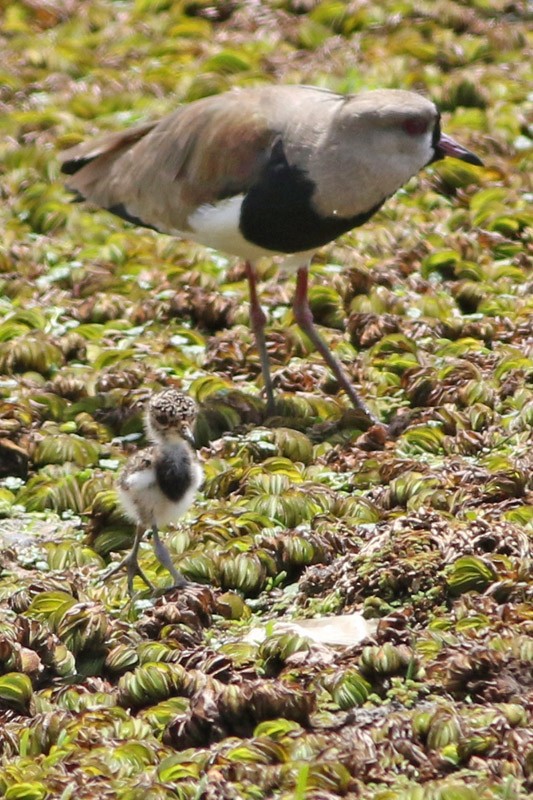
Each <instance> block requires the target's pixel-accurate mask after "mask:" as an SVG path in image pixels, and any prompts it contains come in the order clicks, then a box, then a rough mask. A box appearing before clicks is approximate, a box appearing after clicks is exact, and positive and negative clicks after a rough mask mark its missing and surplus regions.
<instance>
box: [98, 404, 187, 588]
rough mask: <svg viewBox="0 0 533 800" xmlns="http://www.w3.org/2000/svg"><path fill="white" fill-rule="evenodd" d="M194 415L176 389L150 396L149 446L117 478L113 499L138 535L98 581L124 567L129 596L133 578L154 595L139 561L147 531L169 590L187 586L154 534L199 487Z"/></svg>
mask: <svg viewBox="0 0 533 800" xmlns="http://www.w3.org/2000/svg"><path fill="white" fill-rule="evenodd" d="M197 410H198V409H197V407H196V403H195V402H194V400H193V399H192V398H191V397H189V396H188V395H186V394H183V393H182V392H179V391H177V390H176V389H164V390H163V391H162V392H158V393H157V394H155V395H153V396H152V397H151V398H150V400H149V402H148V404H147V407H146V415H145V430H146V436H147V438H148V439H149V441H150V442H151V443H152V444H151V445H150V446H149V447H146V448H145V449H144V450H140V451H139V452H138V453H135V454H134V455H133V456H131V458H130V459H129V460H128V461H127V462H126V464H125V466H124V468H123V469H122V471H121V472H120V473H119V476H118V479H117V489H118V497H119V500H120V503H121V505H122V508H123V509H124V512H125V514H126V516H127V517H128V518H129V519H131V520H132V522H135V523H136V524H137V530H136V533H135V538H134V540H133V545H132V548H131V550H130V552H129V553H128V554H127V555H126V556H125V558H123V559H122V561H120V562H119V563H118V564H115V565H113V566H112V567H111V568H110V569H109V570H107V571H106V573H105V574H104V575H103V579H104V580H107V578H109V577H110V576H111V575H114V574H115V573H116V572H118V571H119V570H120V569H122V568H123V567H126V568H127V574H128V590H129V593H130V594H133V579H134V577H135V575H139V577H140V578H141V579H142V580H143V581H144V583H145V584H146V585H147V586H148V587H149V588H150V589H152V590H155V587H154V585H153V584H152V582H151V581H150V580H148V578H147V577H146V575H145V574H144V571H143V570H142V569H141V567H140V565H139V559H138V552H139V547H140V544H141V541H142V537H143V535H144V533H145V532H146V530H148V529H150V530H151V531H152V539H153V545H154V552H155V555H156V558H157V559H158V561H159V563H160V564H162V566H164V567H165V568H166V569H167V570H168V572H170V574H171V576H172V579H173V581H174V583H173V588H180V589H181V588H183V587H184V586H186V585H187V583H188V581H187V580H186V578H184V576H183V575H182V574H181V573H180V572H178V570H177V569H176V567H175V566H174V564H173V563H172V558H171V556H170V553H169V551H168V549H167V548H166V546H165V545H164V543H163V542H162V541H161V539H160V537H159V529H160V528H161V527H163V526H164V525H168V524H169V523H171V522H175V521H176V520H177V519H179V517H181V516H183V514H185V512H186V511H187V509H188V508H189V507H190V506H191V504H192V503H193V501H194V498H195V495H196V492H197V491H198V489H199V487H200V486H201V484H202V480H203V471H202V468H201V466H200V464H199V462H198V458H197V456H196V448H195V444H194V436H193V432H192V426H193V424H194V421H195V419H196V414H197Z"/></svg>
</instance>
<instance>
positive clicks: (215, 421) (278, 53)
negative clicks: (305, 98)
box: [0, 0, 533, 800]
mask: <svg viewBox="0 0 533 800" xmlns="http://www.w3.org/2000/svg"><path fill="white" fill-rule="evenodd" d="M527 5H528V4H527V3H526V2H522V1H521V0H518V2H508V1H507V0H491V2H489V1H488V0H472V2H452V0H436V1H435V2H434V1H433V0H432V1H431V2H430V1H429V0H428V1H427V2H424V0H420V1H418V0H417V2H414V0H402V1H401V2H400V0H384V2H380V3H373V2H366V1H365V0H361V1H360V2H349V3H340V2H331V1H329V0H325V1H324V2H316V1H315V0H292V1H291V0H277V1H276V2H274V0H272V2H262V3H256V2H244V1H243V2H239V0H235V1H233V0H222V2H212V1H211V0H207V1H206V0H197V2H170V1H169V0H136V2H132V1H130V0H124V2H111V1H110V0H83V1H82V2H80V0H61V2H60V0H14V1H13V2H10V3H4V4H3V5H2V9H1V11H0V14H1V16H2V18H1V24H0V52H1V57H0V110H1V113H0V133H1V136H0V181H1V186H0V194H1V204H0V225H1V228H2V235H1V237H0V373H1V374H0V515H1V519H0V542H1V545H2V550H1V553H0V565H1V572H0V759H1V760H0V795H2V796H4V797H6V798H7V799H8V800H46V798H62V800H68V798H76V799H77V800H82V799H83V798H95V797H97V798H101V800H104V799H105V798H120V799H121V800H144V799H145V798H149V799H150V800H159V799H160V798H161V800H163V798H165V799H166V798H178V799H179V800H226V799H227V800H235V799H237V800H241V798H242V800H262V799H263V798H271V797H272V798H285V799H286V800H302V799H303V798H310V799H311V800H333V798H337V797H348V798H361V799H362V800H517V799H519V798H526V797H531V793H532V792H533V734H532V712H533V636H532V634H533V611H532V608H533V606H532V600H533V579H532V563H533V560H532V543H533V504H532V502H531V501H532V496H533V494H532V489H533V484H532V475H533V456H532V453H533V447H532V445H533V437H532V426H533V392H532V376H533V322H532V320H533V300H532V298H533V275H532V269H531V255H532V252H531V222H532V214H531V200H532V197H533V195H532V188H531V184H530V183H529V181H530V177H531V173H532V166H533V165H532V159H531V147H532V129H531V127H530V120H531V95H530V94H529V97H528V92H530V90H531V77H532V75H531V58H530V57H528V55H529V56H530V54H531V39H530V38H528V36H529V34H528V24H527V23H528V18H527ZM265 81H269V82H272V83H276V82H293V83H294V82H302V83H313V84H316V85H319V86H326V87H329V88H332V89H335V90H338V91H358V90H360V89H363V88H376V87H380V86H386V87H402V88H407V89H412V90H417V91H422V92H424V93H427V94H428V95H430V96H431V97H433V98H434V99H435V100H436V102H438V103H439V105H440V107H441V109H442V110H443V128H444V129H445V130H446V131H448V132H449V133H450V134H451V135H456V136H457V138H459V139H461V141H462V142H464V144H465V145H467V146H469V147H471V148H472V150H474V151H475V152H477V153H479V155H480V156H481V157H483V159H484V161H485V165H486V166H485V168H484V169H477V168H474V167H470V166H469V165H466V164H463V163H459V162H454V161H452V160H448V161H446V162H441V163H438V164H436V165H434V166H433V167H431V168H429V169H427V170H425V171H424V172H423V173H422V174H421V175H419V176H418V177H417V178H416V179H413V180H412V181H411V182H410V183H409V184H408V185H407V186H406V187H404V189H403V190H402V191H400V192H399V193H398V194H397V195H396V197H394V198H393V199H391V200H390V201H389V202H388V203H387V204H386V205H385V207H384V209H383V210H382V211H381V212H380V213H379V214H378V215H376V217H374V218H373V220H372V221H371V222H369V223H368V224H366V225H365V226H363V227H362V228H360V229H358V230H357V231H355V232H353V233H351V234H350V235H347V236H345V237H344V238H343V240H342V241H341V242H338V243H336V244H333V245H331V246H329V247H327V248H324V249H323V250H321V251H320V253H319V254H318V255H317V257H316V259H315V263H314V267H313V288H312V290H311V303H312V308H313V312H314V315H315V318H316V321H317V323H318V324H319V325H320V326H321V329H322V331H323V334H324V336H325V337H326V338H327V339H328V341H329V343H330V344H331V345H332V346H333V347H334V348H335V350H336V353H337V355H338V357H339V358H340V359H341V360H342V361H343V363H344V364H345V367H346V369H347V370H348V371H349V373H350V375H351V377H352V379H353V382H354V384H355V385H357V386H358V387H360V390H361V393H362V395H363V396H364V397H365V398H366V399H367V401H368V403H369V404H370V405H371V407H372V409H373V410H374V411H375V413H377V414H378V416H379V417H380V418H381V419H383V420H384V421H390V422H391V423H392V432H393V436H392V437H391V438H390V439H388V440H386V439H385V437H383V436H381V435H380V432H379V430H378V431H376V430H375V429H371V430H369V431H364V430H363V429H361V428H360V427H359V420H358V418H357V415H356V414H355V413H354V412H353V411H351V410H350V408H349V405H348V403H347V401H346V398H345V397H344V396H343V395H342V393H340V392H339V390H338V387H337V386H336V385H335V383H334V382H333V381H332V379H331V376H330V375H329V373H328V371H327V370H326V369H325V367H324V366H323V364H322V362H321V361H320V359H319V358H318V356H317V354H316V353H314V352H313V351H312V347H311V345H310V343H309V341H307V339H306V338H305V337H304V336H303V335H302V334H301V333H300V332H299V330H298V329H297V327H296V326H295V325H294V320H293V317H292V312H291V310H290V300H291V293H292V284H291V280H287V279H286V277H285V276H284V275H283V273H279V272H278V271H277V269H276V268H275V267H274V266H272V265H271V264H266V265H265V266H264V267H263V268H262V272H261V297H262V301H263V303H264V306H265V308H266V309H268V315H269V325H268V330H267V338H268V349H269V352H270V356H271V359H272V363H273V372H274V381H275V389H276V393H277V409H276V415H275V416H273V417H267V416H266V409H265V402H264V397H263V394H262V385H261V375H260V366H259V359H258V356H257V353H256V351H255V348H254V345H253V337H252V335H251V332H250V330H249V327H248V304H247V302H248V301H247V292H246V285H245V284H246V282H245V275H244V272H243V269H242V267H241V266H240V265H238V264H236V263H235V262H234V261H233V260H231V259H226V258H224V257H223V256H221V255H219V254H214V253H212V252H208V251H206V250H204V249H202V248H201V247H199V246H196V245H192V244H190V243H187V242H182V241H177V240H173V239H171V238H169V237H165V236H158V235H156V234H154V233H152V232H150V231H146V230H141V229H135V228H133V227H132V226H129V225H127V224H125V223H122V222H121V221H120V220H118V219H116V218H113V217H111V216H110V215H108V214H106V213H105V212H101V211H95V210H91V209H89V208H87V207H85V206H83V205H76V204H73V203H71V198H70V196H69V194H68V192H66V190H65V189H64V187H63V184H62V181H61V179H60V176H59V168H58V159H57V154H58V151H60V150H61V149H64V148H66V147H68V146H72V145H73V144H75V143H76V142H78V141H81V140H82V139H83V138H86V137H89V136H94V135H97V134H98V132H102V131H109V130H118V129H120V128H123V127H124V126H126V125H130V124H134V123H136V122H138V121H140V120H145V119H148V118H150V117H158V116H161V115H163V114H164V113H166V112H168V111H170V110H171V109H173V108H174V107H175V106H176V105H177V104H178V103H180V102H186V101H191V100H194V99H196V98H199V97H202V96H206V95H209V94H213V93H217V92H220V91H223V90H225V89H228V88H230V87H232V86H249V85H257V84H259V83H264V82H265ZM164 386H177V387H179V388H182V389H184V390H185V391H188V392H190V393H191V394H192V396H193V397H194V398H195V399H196V400H197V402H198V405H199V407H200V416H199V420H198V426H197V443H198V446H199V447H200V448H201V457H202V460H203V461H204V464H205V474H206V481H205V485H204V488H203V493H202V494H200V495H199V496H198V500H197V502H196V503H195V505H194V506H193V507H192V508H191V509H190V511H189V513H188V515H187V517H186V518H184V519H183V520H181V521H180V523H179V525H178V526H177V527H176V528H174V529H170V530H168V531H166V532H165V541H166V543H167V545H168V547H169V549H170V551H171V553H172V557H173V560H174V562H175V564H176V567H177V568H178V569H179V570H180V571H181V572H183V574H184V575H186V576H187V577H188V578H189V579H190V580H191V581H192V582H193V583H192V584H191V586H190V587H189V588H187V589H186V590H184V591H179V592H178V591H173V590H171V591H166V592H165V587H167V586H168V580H169V576H168V573H167V572H166V571H165V570H164V569H162V568H161V566H160V565H159V562H158V561H157V560H156V559H155V557H154V555H153V552H152V548H151V544H150V542H149V541H146V542H144V543H143V545H142V547H141V551H140V560H141V565H142V568H143V570H144V571H145V573H146V575H147V576H148V577H149V579H150V580H151V581H152V582H153V583H154V584H155V585H156V586H157V587H158V589H159V592H160V595H159V596H158V597H151V596H150V595H149V593H148V592H147V591H146V587H145V586H144V584H143V583H142V581H140V580H137V579H136V581H135V589H136V591H137V594H136V596H135V597H134V598H133V599H132V600H130V599H129V598H128V596H127V592H126V576H125V575H123V574H117V575H114V576H113V577H112V578H110V579H109V580H108V581H107V582H103V581H102V579H101V576H102V574H103V573H104V571H105V568H106V566H107V565H108V564H109V563H110V562H113V561H115V560H117V559H119V558H121V553H122V551H124V550H125V549H127V548H128V547H129V546H130V545H131V541H132V535H133V531H132V528H131V526H130V525H129V523H128V522H127V521H126V520H125V519H124V518H123V516H122V515H121V513H120V510H119V509H118V508H117V502H116V494H115V477H116V474H117V470H118V469H119V467H120V465H121V464H122V463H123V462H124V460H125V459H126V458H127V457H128V456H129V455H130V454H131V453H132V452H134V451H135V450H136V448H137V447H138V446H140V445H142V444H143V439H142V410H143V406H144V403H145V401H146V399H147V397H149V395H150V394H151V392H153V391H156V390H160V389H161V388H162V387H164Z"/></svg>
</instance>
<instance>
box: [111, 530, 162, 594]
mask: <svg viewBox="0 0 533 800" xmlns="http://www.w3.org/2000/svg"><path fill="white" fill-rule="evenodd" d="M144 531H145V529H144V527H143V526H142V525H139V526H137V530H136V532H135V538H134V540H133V545H132V548H131V550H130V552H129V553H128V554H127V556H125V557H124V558H123V559H122V561H119V563H118V564H115V565H114V566H112V567H111V569H108V570H106V572H104V574H103V575H102V580H103V581H107V579H108V578H110V577H111V575H115V573H117V572H119V571H120V570H121V569H123V568H124V567H126V568H127V571H128V593H129V595H130V596H132V595H133V579H134V577H135V576H136V575H138V576H139V578H141V580H142V581H144V583H145V584H146V585H147V586H148V588H149V589H151V591H152V592H155V586H154V584H153V583H152V581H150V580H148V578H147V577H146V575H145V574H144V571H143V570H142V569H141V567H140V564H139V558H138V553H139V547H140V544H141V541H142V537H143V535H144Z"/></svg>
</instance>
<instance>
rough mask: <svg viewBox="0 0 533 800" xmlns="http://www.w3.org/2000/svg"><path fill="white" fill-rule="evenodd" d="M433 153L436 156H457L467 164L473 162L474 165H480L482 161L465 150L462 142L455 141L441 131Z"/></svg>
mask: <svg viewBox="0 0 533 800" xmlns="http://www.w3.org/2000/svg"><path fill="white" fill-rule="evenodd" d="M435 155H436V156H437V158H445V156H451V157H452V158H458V159H459V160H460V161H466V162H467V163H468V164H475V166H476V167H482V166H483V161H482V160H481V159H480V158H478V157H477V156H476V155H475V153H472V151H471V150H467V149H466V147H463V145H462V144H459V142H456V141H455V139H452V137H451V136H447V135H446V134H445V133H441V135H440V139H439V141H438V142H437V146H436V148H435Z"/></svg>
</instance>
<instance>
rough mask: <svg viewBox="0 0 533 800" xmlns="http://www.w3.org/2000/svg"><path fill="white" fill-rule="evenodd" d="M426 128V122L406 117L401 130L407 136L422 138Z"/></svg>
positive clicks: (417, 118) (427, 125)
mask: <svg viewBox="0 0 533 800" xmlns="http://www.w3.org/2000/svg"><path fill="white" fill-rule="evenodd" d="M428 127H429V124H428V122H427V121H426V120H425V119H420V118H419V117H408V119H406V120H405V121H404V122H403V123H402V128H403V129H404V131H405V132H406V133H408V134H409V136H422V134H423V133H426V131H427V129H428Z"/></svg>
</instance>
